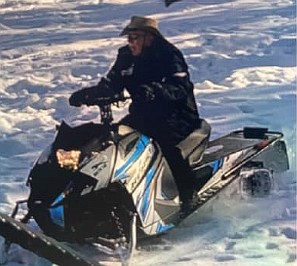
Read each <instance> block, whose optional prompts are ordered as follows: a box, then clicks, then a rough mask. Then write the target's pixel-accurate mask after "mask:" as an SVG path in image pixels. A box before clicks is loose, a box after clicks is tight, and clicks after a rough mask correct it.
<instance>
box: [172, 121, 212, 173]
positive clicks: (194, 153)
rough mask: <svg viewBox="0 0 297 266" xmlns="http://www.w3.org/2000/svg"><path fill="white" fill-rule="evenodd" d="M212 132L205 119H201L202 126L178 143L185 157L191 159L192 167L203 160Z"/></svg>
mask: <svg viewBox="0 0 297 266" xmlns="http://www.w3.org/2000/svg"><path fill="white" fill-rule="evenodd" d="M210 132H211V127H210V125H209V124H208V123H207V122H206V121H205V120H204V119H201V126H200V128H198V129H196V130H195V131H193V132H192V133H190V134H189V135H188V136H187V137H186V138H185V139H184V140H182V141H181V142H180V143H178V145H177V147H178V148H179V149H180V150H181V153H182V156H183V158H184V159H187V160H188V161H189V164H190V166H191V167H192V168H193V167H195V166H196V165H197V164H198V163H199V162H200V161H201V160H202V158H203V152H204V150H205V148H206V147H207V145H208V140H209V136H210Z"/></svg>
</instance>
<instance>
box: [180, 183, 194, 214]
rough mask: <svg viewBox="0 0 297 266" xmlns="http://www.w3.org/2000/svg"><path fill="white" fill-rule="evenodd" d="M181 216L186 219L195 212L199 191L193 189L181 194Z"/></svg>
mask: <svg viewBox="0 0 297 266" xmlns="http://www.w3.org/2000/svg"><path fill="white" fill-rule="evenodd" d="M180 198H181V202H182V203H181V214H180V217H181V218H184V217H186V216H188V215H189V214H190V213H192V212H193V211H195V209H196V208H197V205H198V195H197V191H196V190H194V189H192V190H187V191H183V192H182V193H181V196H180Z"/></svg>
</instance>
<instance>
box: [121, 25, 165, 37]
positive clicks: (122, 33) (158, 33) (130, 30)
mask: <svg viewBox="0 0 297 266" xmlns="http://www.w3.org/2000/svg"><path fill="white" fill-rule="evenodd" d="M138 30H141V31H147V32H150V33H152V34H153V35H155V36H157V37H161V38H164V37H163V35H162V34H161V32H159V31H158V30H157V29H155V28H151V27H144V28H134V27H126V28H124V29H123V31H122V32H121V33H120V36H125V35H128V34H129V33H131V32H133V31H138Z"/></svg>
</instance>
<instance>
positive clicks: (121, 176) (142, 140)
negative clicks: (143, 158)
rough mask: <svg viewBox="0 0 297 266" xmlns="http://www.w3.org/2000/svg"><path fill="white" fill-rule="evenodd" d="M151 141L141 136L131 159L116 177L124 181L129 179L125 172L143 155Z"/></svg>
mask: <svg viewBox="0 0 297 266" xmlns="http://www.w3.org/2000/svg"><path fill="white" fill-rule="evenodd" d="M149 142H150V139H149V138H148V137H146V136H144V135H142V136H141V138H140V140H139V141H138V143H137V147H136V149H135V151H134V153H133V154H132V155H131V157H130V158H129V159H128V160H127V161H126V162H125V163H124V164H123V165H122V166H121V167H120V168H119V169H118V170H117V171H116V172H115V177H116V178H118V179H124V178H126V177H127V175H126V174H125V171H126V170H127V169H128V168H129V167H130V166H131V164H132V163H133V162H135V161H136V160H137V159H138V158H139V157H140V155H141V154H142V153H143V151H144V149H145V147H146V146H147V145H148V144H149Z"/></svg>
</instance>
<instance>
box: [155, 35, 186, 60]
mask: <svg viewBox="0 0 297 266" xmlns="http://www.w3.org/2000/svg"><path fill="white" fill-rule="evenodd" d="M159 49H160V50H161V51H162V53H163V54H165V55H167V56H168V55H178V56H182V52H181V51H180V50H179V49H178V48H177V47H176V46H175V45H174V44H172V43H171V42H169V41H168V40H166V39H162V40H160V41H159Z"/></svg>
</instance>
